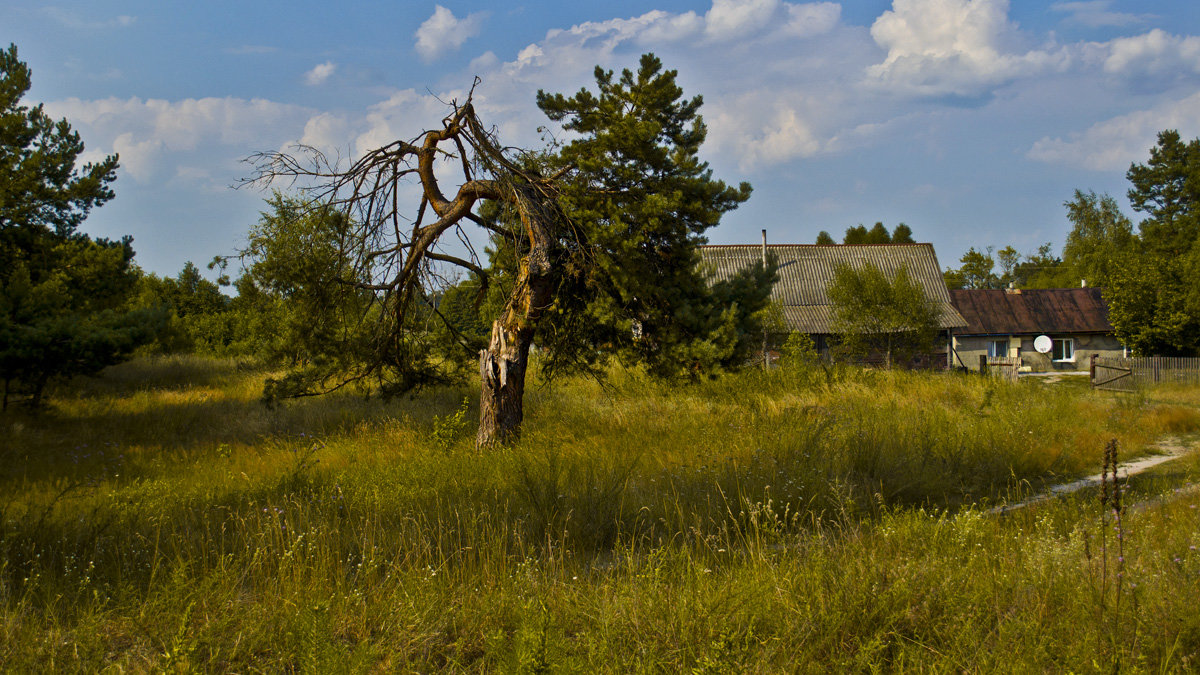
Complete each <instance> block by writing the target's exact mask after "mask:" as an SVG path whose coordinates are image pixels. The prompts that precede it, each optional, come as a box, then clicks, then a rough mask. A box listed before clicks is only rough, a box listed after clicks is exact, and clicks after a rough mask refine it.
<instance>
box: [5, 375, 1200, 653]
mask: <svg viewBox="0 0 1200 675" xmlns="http://www.w3.org/2000/svg"><path fill="white" fill-rule="evenodd" d="M268 375H269V373H268V372H266V371H265V370H263V369H261V368H259V367H257V366H255V365H253V364H246V363H238V362H235V361H232V360H205V359H201V358H196V357H187V358H157V359H141V360H137V361H134V362H131V363H128V364H125V365H122V366H118V367H114V368H111V369H109V370H107V371H106V372H105V373H104V374H103V375H102V376H101V377H99V378H97V379H92V380H83V381H79V382H76V383H74V384H73V385H72V386H71V387H69V388H66V389H64V390H63V391H60V392H58V394H57V396H55V397H54V398H53V399H52V400H51V401H50V408H49V410H47V411H46V412H44V413H42V414H40V415H37V416H34V415H32V414H30V413H28V412H22V411H13V410H10V411H8V412H7V413H5V414H4V415H3V416H0V669H2V670H5V671H11V672H37V671H47V670H61V671H85V672H97V671H106V672H161V671H193V670H194V671H213V672H226V671H238V672H259V671H267V672H278V671H283V672H293V671H297V672H316V673H327V672H363V671H366V672H392V671H400V672H406V671H418V672H420V671H435V670H466V671H487V672H493V671H495V672H570V671H587V672H590V671H602V672H641V671H654V672H780V671H783V672H789V671H795V672H824V671H827V670H830V669H833V670H843V671H868V672H873V671H894V670H921V671H934V672H943V671H946V672H948V671H979V672H995V671H1008V672H1011V671H1016V672H1028V671H1048V672H1063V671H1067V670H1071V671H1075V672H1090V671H1108V672H1111V671H1113V670H1114V668H1118V669H1124V670H1126V671H1131V672H1137V671H1154V672H1173V671H1180V672H1183V671H1190V670H1195V669H1197V668H1200V612H1197V611H1196V608H1197V607H1200V553H1198V552H1197V546H1198V545H1200V508H1198V505H1200V492H1197V491H1195V490H1191V489H1190V488H1189V487H1188V486H1190V485H1192V484H1194V483H1195V482H1196V481H1198V480H1200V460H1198V459H1197V458H1196V457H1197V455H1190V456H1188V457H1184V458H1181V459H1179V460H1175V461H1174V462H1172V463H1170V464H1166V465H1163V468H1161V469H1160V470H1158V471H1156V472H1154V473H1153V474H1152V475H1148V476H1140V477H1138V478H1136V479H1134V480H1133V481H1132V484H1131V485H1127V486H1124V487H1125V489H1126V490H1127V491H1126V492H1125V494H1123V495H1122V500H1123V504H1124V506H1125V510H1124V512H1123V514H1122V515H1120V517H1118V516H1117V515H1116V514H1114V513H1113V512H1112V511H1111V510H1110V509H1109V508H1107V507H1104V506H1102V505H1101V503H1100V500H1099V495H1098V494H1097V491H1096V490H1088V491H1084V492H1081V493H1078V494H1076V495H1074V496H1071V497H1068V498H1063V499H1058V500H1054V501H1050V502H1045V503H1040V504H1038V505H1036V506H1031V507H1028V508H1022V509H1017V510H1014V511H1010V512H1007V513H1004V514H996V513H991V512H990V509H992V508H993V507H994V506H996V505H999V504H1002V503H1008V502H1013V501H1017V500H1020V499H1022V498H1024V497H1026V496H1029V495H1031V494H1033V493H1036V492H1038V491H1039V490H1040V489H1042V488H1043V487H1045V486H1047V485H1050V484H1055V483H1058V482H1063V481H1066V480H1069V479H1071V478H1075V477H1079V476H1082V475H1086V474H1092V473H1097V472H1099V470H1100V466H1101V462H1102V456H1103V452H1104V447H1105V445H1106V443H1108V442H1109V440H1110V439H1114V438H1115V439H1117V443H1118V447H1119V451H1120V453H1121V455H1122V457H1123V458H1124V457H1130V456H1133V455H1137V454H1143V453H1145V452H1148V451H1150V446H1151V445H1152V444H1153V443H1154V442H1155V441H1157V440H1158V439H1161V438H1163V437H1164V436H1173V437H1176V438H1179V439H1181V442H1182V443H1183V444H1185V445H1190V446H1192V447H1194V446H1195V445H1196V443H1197V434H1196V432H1197V431H1198V430H1200V390H1197V389H1161V390H1151V391H1149V392H1144V393H1142V394H1139V395H1118V394H1107V393H1095V392H1092V391H1090V390H1089V389H1088V388H1087V387H1086V384H1083V385H1082V386H1081V384H1080V383H1076V382H1072V383H1062V384H1059V385H1049V384H1044V383H1038V382H1025V381H1022V382H1020V383H1017V384H1009V383H1005V382H1000V381H997V380H989V379H985V378H980V377H977V376H965V375H953V374H929V373H904V372H884V371H863V370H853V369H845V370H843V369H833V370H825V369H822V368H819V367H817V368H799V369H781V370H776V371H772V372H769V373H763V372H747V373H743V374H739V375H731V376H725V377H721V378H719V379H716V380H712V381H708V382H703V383H699V384H694V385H678V384H675V385H668V384H661V383H656V382H654V381H651V380H647V379H645V378H643V377H640V376H638V375H637V374H636V373H629V372H625V371H614V372H613V373H612V375H611V377H610V378H609V379H608V381H607V382H606V383H604V384H599V383H597V382H594V381H591V380H586V379H574V380H562V381H555V382H554V383H551V384H545V383H531V384H530V387H529V392H528V394H527V398H526V412H527V416H526V426H525V433H524V435H523V437H522V439H521V440H520V441H519V442H517V443H515V444H514V445H512V446H511V447H509V448H507V449H503V450H496V451H487V452H482V453H481V452H477V451H476V450H475V449H474V447H473V425H474V416H475V410H474V406H475V405H476V401H475V396H476V395H475V392H474V391H473V390H472V389H470V388H462V389H452V388H451V389H440V390H432V391H431V390H426V391H423V392H421V393H420V394H419V395H418V396H416V397H413V398H405V399H399V400H392V401H386V402H384V401H379V400H374V399H371V400H368V399H365V398H363V397H361V396H356V395H355V394H354V393H345V394H339V395H335V396H329V397H325V398H319V399H304V400H299V401H293V402H289V403H286V404H283V405H279V406H276V407H267V406H265V405H263V404H262V403H260V402H259V400H258V399H259V395H260V394H261V391H262V384H263V381H264V379H265V378H266V377H267V376H268ZM464 402H465V403H464ZM1104 496H1105V498H1106V499H1107V500H1108V502H1109V503H1110V504H1111V499H1112V495H1111V492H1110V491H1109V490H1106V491H1105V495H1104Z"/></svg>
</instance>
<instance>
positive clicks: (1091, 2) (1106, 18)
mask: <svg viewBox="0 0 1200 675" xmlns="http://www.w3.org/2000/svg"><path fill="white" fill-rule="evenodd" d="M1111 5H1112V0H1085V1H1083V2H1056V3H1054V4H1052V5H1050V9H1051V10H1053V11H1055V12H1062V13H1065V14H1069V15H1070V16H1068V17H1067V18H1066V21H1067V22H1069V23H1075V24H1079V25H1082V26H1087V27H1088V28H1103V27H1120V26H1129V25H1133V24H1141V23H1145V22H1146V21H1147V20H1148V19H1150V18H1151V16H1150V15H1149V14H1128V13H1125V12H1113V11H1111V10H1109V7H1110V6H1111Z"/></svg>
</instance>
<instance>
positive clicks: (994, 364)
mask: <svg viewBox="0 0 1200 675" xmlns="http://www.w3.org/2000/svg"><path fill="white" fill-rule="evenodd" d="M1020 370H1021V357H1019V356H980V357H979V372H980V373H982V374H984V375H993V376H996V377H1002V378H1004V379H1006V380H1009V381H1010V382H1016V381H1017V373H1018V372H1019V371H1020Z"/></svg>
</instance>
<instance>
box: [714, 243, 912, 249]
mask: <svg viewBox="0 0 1200 675" xmlns="http://www.w3.org/2000/svg"><path fill="white" fill-rule="evenodd" d="M766 246H767V248H866V247H868V246H879V247H882V246H933V244H932V243H931V242H925V241H914V242H912V243H900V244H767V245H766ZM762 247H763V245H762V244H700V245H699V246H698V248H756V249H757V248H762Z"/></svg>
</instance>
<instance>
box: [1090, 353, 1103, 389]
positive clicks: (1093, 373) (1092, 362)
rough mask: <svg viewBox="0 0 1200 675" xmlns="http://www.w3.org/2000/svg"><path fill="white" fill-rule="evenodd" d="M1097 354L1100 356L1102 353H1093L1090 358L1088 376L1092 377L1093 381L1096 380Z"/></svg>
mask: <svg viewBox="0 0 1200 675" xmlns="http://www.w3.org/2000/svg"><path fill="white" fill-rule="evenodd" d="M1097 356H1100V355H1099V354H1092V355H1091V356H1090V357H1089V358H1088V377H1090V378H1091V379H1092V382H1093V383H1094V382H1095V381H1096V357H1097Z"/></svg>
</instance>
